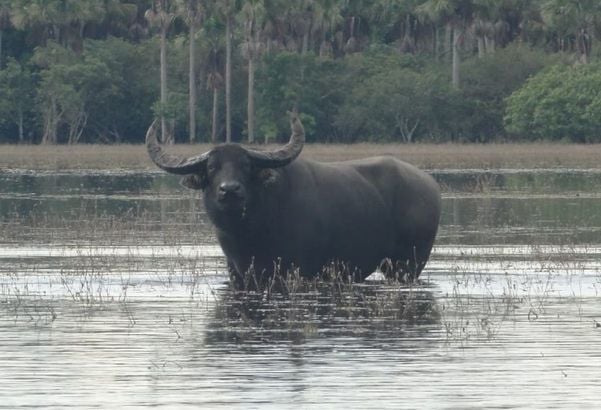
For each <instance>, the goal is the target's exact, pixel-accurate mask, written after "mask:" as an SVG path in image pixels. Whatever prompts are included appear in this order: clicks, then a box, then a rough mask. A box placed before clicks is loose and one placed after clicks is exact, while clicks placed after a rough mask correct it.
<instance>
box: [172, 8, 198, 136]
mask: <svg viewBox="0 0 601 410" xmlns="http://www.w3.org/2000/svg"><path fill="white" fill-rule="evenodd" d="M177 5H178V9H179V13H180V14H181V15H183V16H184V20H185V21H186V24H187V25H188V28H189V31H190V40H189V42H190V43H189V44H190V56H189V57H190V66H189V71H188V90H189V102H188V108H189V121H190V142H195V141H196V91H197V87H196V33H197V31H198V28H199V26H200V23H201V22H202V18H203V15H204V10H203V9H202V6H201V4H200V1H199V0H178V3H177Z"/></svg>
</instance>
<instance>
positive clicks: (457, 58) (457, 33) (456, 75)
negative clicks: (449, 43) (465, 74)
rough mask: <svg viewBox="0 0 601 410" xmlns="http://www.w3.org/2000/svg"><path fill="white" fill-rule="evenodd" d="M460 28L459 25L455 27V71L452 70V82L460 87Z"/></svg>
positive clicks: (454, 85)
mask: <svg viewBox="0 0 601 410" xmlns="http://www.w3.org/2000/svg"><path fill="white" fill-rule="evenodd" d="M460 36H461V34H460V29H459V28H458V27H453V64H452V66H453V72H452V84H453V87H455V88H459V85H460V77H459V64H460V63H461V61H460V58H461V57H460V55H459V39H460Z"/></svg>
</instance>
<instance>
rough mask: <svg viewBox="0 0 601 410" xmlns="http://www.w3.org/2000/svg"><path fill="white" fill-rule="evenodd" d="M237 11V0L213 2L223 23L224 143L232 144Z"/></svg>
mask: <svg viewBox="0 0 601 410" xmlns="http://www.w3.org/2000/svg"><path fill="white" fill-rule="evenodd" d="M238 9H239V0H222V1H216V2H215V12H216V14H218V15H219V17H220V18H221V20H222V21H223V22H224V23H225V141H226V142H227V143H230V142H232V104H231V100H232V99H231V95H232V37H233V29H234V27H233V26H234V16H235V14H236V11H237V10H238Z"/></svg>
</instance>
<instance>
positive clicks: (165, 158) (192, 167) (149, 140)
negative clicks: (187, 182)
mask: <svg viewBox="0 0 601 410" xmlns="http://www.w3.org/2000/svg"><path fill="white" fill-rule="evenodd" d="M156 125H157V120H154V122H153V123H152V124H151V125H150V127H149V128H148V132H147V133H146V149H147V150H148V155H150V159H152V161H153V162H154V163H155V164H156V165H157V166H158V167H159V168H162V169H163V170H165V171H167V172H170V173H172V174H178V175H188V174H193V173H195V172H196V171H198V169H199V168H200V167H201V166H202V165H203V163H204V162H206V160H207V158H208V157H209V153H210V152H211V151H209V152H205V153H203V154H200V155H197V156H194V157H189V158H186V157H179V156H176V155H171V154H168V153H166V152H165V151H163V149H162V148H161V145H160V144H159V141H158V139H157V131H156Z"/></svg>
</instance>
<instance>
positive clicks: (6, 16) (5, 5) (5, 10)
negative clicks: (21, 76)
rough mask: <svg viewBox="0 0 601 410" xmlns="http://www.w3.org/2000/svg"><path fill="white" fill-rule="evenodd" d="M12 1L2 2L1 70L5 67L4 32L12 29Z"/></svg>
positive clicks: (0, 31) (0, 23) (0, 3)
mask: <svg viewBox="0 0 601 410" xmlns="http://www.w3.org/2000/svg"><path fill="white" fill-rule="evenodd" d="M10 10H11V9H10V1H9V0H1V1H0V70H2V67H4V64H3V63H4V60H3V57H4V56H3V54H2V36H3V34H4V30H6V29H7V28H9V27H10V14H11V13H10Z"/></svg>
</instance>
